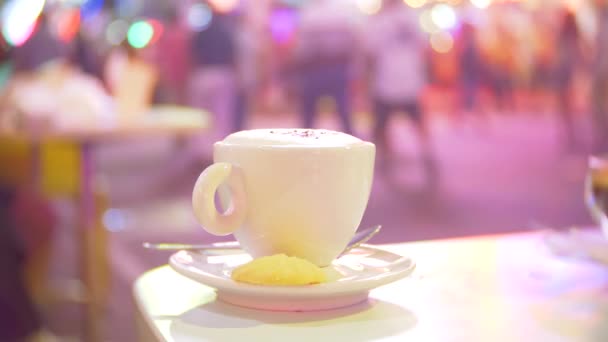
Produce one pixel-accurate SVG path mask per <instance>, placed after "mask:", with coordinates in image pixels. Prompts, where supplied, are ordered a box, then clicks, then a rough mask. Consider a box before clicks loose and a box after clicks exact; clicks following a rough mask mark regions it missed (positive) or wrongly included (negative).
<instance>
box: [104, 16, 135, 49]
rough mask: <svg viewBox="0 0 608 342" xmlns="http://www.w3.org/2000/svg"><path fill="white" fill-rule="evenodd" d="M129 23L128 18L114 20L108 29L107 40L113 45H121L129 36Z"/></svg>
mask: <svg viewBox="0 0 608 342" xmlns="http://www.w3.org/2000/svg"><path fill="white" fill-rule="evenodd" d="M128 30H129V23H128V22H127V21H126V20H121V19H119V20H114V21H113V22H111V23H110V24H109V25H108V28H107V29H106V40H107V41H108V43H110V44H111V45H120V43H122V42H123V41H124V40H125V38H127V31H128Z"/></svg>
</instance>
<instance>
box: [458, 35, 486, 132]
mask: <svg viewBox="0 0 608 342" xmlns="http://www.w3.org/2000/svg"><path fill="white" fill-rule="evenodd" d="M461 41H462V45H461V49H460V53H459V64H460V90H461V106H460V107H461V109H460V110H461V112H462V115H461V117H459V118H458V119H461V120H462V119H463V118H464V116H465V115H471V114H481V113H478V112H479V110H480V109H479V103H478V92H479V89H480V86H481V81H482V73H483V70H482V66H483V61H482V59H481V53H480V50H479V46H478V44H477V41H476V37H475V28H474V26H473V25H471V24H469V23H465V24H463V27H462V36H461Z"/></svg>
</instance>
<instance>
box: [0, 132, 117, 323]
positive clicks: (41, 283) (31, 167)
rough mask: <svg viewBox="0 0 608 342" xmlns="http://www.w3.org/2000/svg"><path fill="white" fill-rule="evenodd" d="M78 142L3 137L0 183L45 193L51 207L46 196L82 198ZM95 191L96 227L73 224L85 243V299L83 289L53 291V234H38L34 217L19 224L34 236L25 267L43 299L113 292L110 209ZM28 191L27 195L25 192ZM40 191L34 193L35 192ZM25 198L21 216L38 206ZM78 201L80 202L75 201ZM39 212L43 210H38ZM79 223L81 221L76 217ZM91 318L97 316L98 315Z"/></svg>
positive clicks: (98, 297) (100, 298)
mask: <svg viewBox="0 0 608 342" xmlns="http://www.w3.org/2000/svg"><path fill="white" fill-rule="evenodd" d="M78 149H79V146H77V145H75V144H73V143H70V142H65V141H59V140H55V141H48V142H44V143H42V144H40V145H38V144H35V143H32V142H29V141H27V140H25V139H20V138H15V137H2V136H0V165H5V166H7V167H2V168H0V185H5V186H8V187H11V188H17V189H20V190H23V192H24V193H26V194H36V193H40V194H42V195H43V196H44V198H45V199H47V200H46V202H47V205H48V207H47V208H48V209H51V208H50V202H49V201H48V199H50V198H55V197H70V198H72V199H75V200H76V199H78V196H79V194H80V184H81V180H80V172H79V169H80V167H81V160H80V152H79V150H78ZM100 190H101V189H98V190H97V191H96V196H95V201H96V206H95V208H97V210H98V212H97V213H96V217H97V220H96V222H95V226H94V228H93V229H86V230H85V229H81V227H78V229H75V234H82V235H75V236H74V237H75V241H76V243H77V244H78V246H77V247H76V248H83V251H84V252H85V253H86V254H85V253H76V254H75V255H81V256H82V257H84V258H85V260H82V261H81V262H83V263H85V265H83V267H84V270H85V271H86V273H85V274H81V276H82V277H83V278H84V279H81V280H82V281H83V282H84V283H85V284H86V285H88V286H89V287H90V288H87V289H86V291H87V295H88V296H87V298H85V297H84V295H83V294H81V293H75V294H74V293H64V292H54V291H53V290H50V289H49V286H48V281H47V280H48V279H47V275H48V271H49V266H50V265H49V261H50V256H51V252H52V239H48V238H47V239H40V238H39V237H38V236H37V235H38V234H39V233H40V232H39V231H37V229H38V228H39V227H40V224H44V222H42V223H41V222H38V221H36V220H35V219H34V220H27V219H26V221H27V222H31V223H33V224H25V226H23V227H18V228H19V229H22V228H23V230H24V231H20V232H18V233H19V234H20V235H22V236H23V237H24V239H25V240H26V243H28V240H29V242H30V243H32V241H34V240H35V242H34V243H33V247H32V248H29V251H28V260H27V264H26V265H27V266H26V270H25V273H26V279H27V284H28V287H29V290H30V293H31V296H32V297H33V298H34V299H35V300H36V302H38V303H39V304H47V303H52V302H55V301H57V300H66V299H73V300H78V301H80V300H83V299H84V300H90V301H93V302H95V303H96V304H101V305H103V303H105V301H106V299H107V296H108V292H109V283H110V282H109V280H110V273H109V267H108V259H107V242H108V236H107V230H106V229H105V228H104V226H103V223H102V221H101V217H102V214H103V212H104V211H105V210H106V209H107V196H106V195H105V193H104V192H103V191H100ZM26 196H29V195H26ZM34 196H36V195H34ZM33 202H40V201H28V200H27V198H26V199H25V202H24V204H22V205H18V207H19V208H18V209H17V211H18V213H17V215H19V216H22V217H26V218H27V216H28V215H31V214H32V213H31V212H30V211H32V210H40V208H39V207H40V203H37V204H34V205H33V206H32V203H33ZM75 202H76V201H75ZM36 214H39V213H36ZM75 224H76V225H80V224H81V222H75ZM90 317H96V316H95V315H94V314H93V316H90Z"/></svg>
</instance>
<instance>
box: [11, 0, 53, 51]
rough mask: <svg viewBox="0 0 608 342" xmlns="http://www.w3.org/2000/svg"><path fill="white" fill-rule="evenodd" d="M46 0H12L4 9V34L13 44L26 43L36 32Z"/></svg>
mask: <svg viewBox="0 0 608 342" xmlns="http://www.w3.org/2000/svg"><path fill="white" fill-rule="evenodd" d="M43 8H44V0H12V1H9V2H7V3H6V4H5V5H4V8H3V10H2V16H1V18H2V20H1V21H2V35H3V36H4V39H6V41H7V42H8V43H9V44H10V45H12V46H20V45H22V44H23V43H25V42H26V41H27V40H28V38H29V37H30V36H31V35H32V33H33V32H34V28H35V27H36V22H37V19H38V16H39V15H40V13H41V12H42V9H43Z"/></svg>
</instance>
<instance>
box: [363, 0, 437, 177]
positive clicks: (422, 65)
mask: <svg viewBox="0 0 608 342" xmlns="http://www.w3.org/2000/svg"><path fill="white" fill-rule="evenodd" d="M367 37H368V54H369V57H370V59H371V75H372V76H371V96H372V103H373V112H374V115H375V125H374V129H373V139H374V142H375V143H376V146H377V148H378V155H379V159H380V160H381V161H382V160H386V159H387V157H388V156H390V155H391V150H392V149H391V144H390V143H389V137H388V128H389V125H388V124H389V119H390V117H391V115H392V114H393V113H394V112H404V113H406V114H407V115H408V117H409V118H410V119H411V121H412V123H413V124H414V127H415V128H416V131H417V133H418V135H419V138H420V142H421V157H422V160H423V163H424V165H425V166H426V167H427V171H430V170H431V169H430V168H431V167H432V166H433V165H434V163H433V160H432V157H431V154H432V153H431V148H430V139H429V134H428V131H427V127H426V125H425V121H424V117H423V108H422V103H421V96H422V93H423V91H424V89H425V87H426V85H427V62H426V58H425V55H426V52H427V46H428V45H427V39H425V37H424V34H423V33H422V32H421V31H420V29H419V24H418V15H417V12H416V11H415V10H413V9H410V8H408V7H407V6H406V5H405V4H404V3H403V1H400V0H389V1H386V2H385V4H384V6H383V8H382V9H381V11H380V12H379V13H378V14H376V15H375V16H374V17H372V18H371V22H370V23H369V31H368V36H367Z"/></svg>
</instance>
